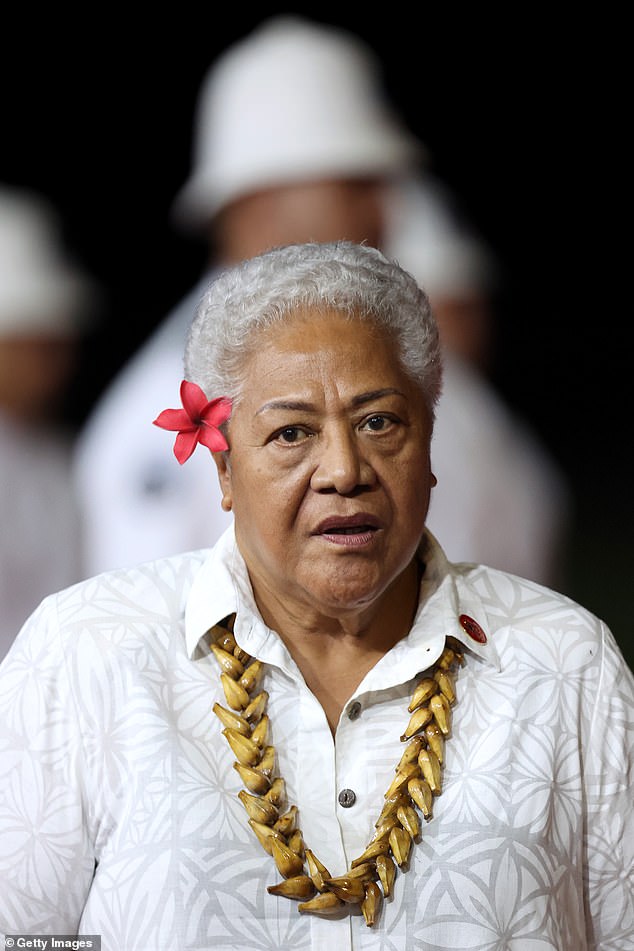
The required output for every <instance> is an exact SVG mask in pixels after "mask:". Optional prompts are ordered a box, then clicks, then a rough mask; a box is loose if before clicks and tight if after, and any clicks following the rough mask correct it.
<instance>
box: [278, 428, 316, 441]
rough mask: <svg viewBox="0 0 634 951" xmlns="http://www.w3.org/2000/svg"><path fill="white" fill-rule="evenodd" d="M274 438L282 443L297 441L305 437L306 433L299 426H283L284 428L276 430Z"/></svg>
mask: <svg viewBox="0 0 634 951" xmlns="http://www.w3.org/2000/svg"><path fill="white" fill-rule="evenodd" d="M274 438H275V439H276V440H279V441H280V442H283V443H298V442H302V440H304V439H307V438H308V433H307V432H306V431H305V430H303V429H300V428H299V426H285V427H284V429H280V430H278V432H277V433H276V434H275V437H274Z"/></svg>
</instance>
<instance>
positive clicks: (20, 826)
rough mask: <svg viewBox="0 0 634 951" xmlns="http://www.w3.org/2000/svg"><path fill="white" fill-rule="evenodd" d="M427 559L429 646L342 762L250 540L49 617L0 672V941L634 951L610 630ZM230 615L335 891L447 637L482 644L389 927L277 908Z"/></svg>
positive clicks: (132, 948)
mask: <svg viewBox="0 0 634 951" xmlns="http://www.w3.org/2000/svg"><path fill="white" fill-rule="evenodd" d="M421 557H422V558H423V560H424V562H425V564H426V571H425V575H424V579H423V583H422V587H421V603H420V608H419V611H418V614H417V617H416V619H415V623H414V625H413V627H412V630H411V632H410V634H409V635H408V637H407V638H405V639H404V640H402V641H400V642H399V643H398V644H397V645H396V646H395V647H394V648H393V649H392V650H391V651H390V652H389V653H388V654H386V655H385V656H384V657H383V658H382V660H381V661H380V662H379V663H378V664H377V665H376V666H375V667H374V669H372V670H371V671H370V672H369V673H368V675H367V676H366V677H365V679H364V681H363V682H362V683H361V684H360V686H359V688H358V690H357V692H356V694H355V696H354V697H351V698H350V701H351V702H350V704H349V705H348V707H347V708H346V710H344V712H343V714H342V717H341V720H340V722H339V725H338V728H337V732H336V737H335V741H334V742H333V738H332V735H331V733H330V730H329V727H328V724H327V721H326V717H325V715H324V712H323V710H322V708H321V707H320V705H319V704H318V703H317V701H316V699H315V698H314V696H313V695H312V694H311V693H310V691H309V690H308V689H307V687H306V685H305V683H304V681H303V679H302V677H301V675H300V673H299V670H298V668H297V667H296V665H295V664H294V662H293V660H292V659H291V657H290V656H289V654H288V652H287V650H286V648H285V647H284V645H283V643H282V642H281V640H280V639H279V638H278V637H277V635H276V634H275V633H274V632H272V631H270V630H269V629H267V628H266V627H265V626H264V624H263V623H262V621H261V619H260V618H259V616H258V614H257V611H256V610H255V606H254V604H253V601H252V596H251V591H250V587H249V583H248V578H247V574H246V571H245V568H244V565H243V563H242V560H241V558H240V555H239V553H238V552H237V549H236V547H235V540H234V536H233V529H232V528H229V529H228V530H227V532H226V533H225V535H224V536H223V537H222V538H221V540H220V541H219V542H218V544H217V545H216V546H215V547H214V549H212V550H210V551H200V552H192V553H188V554H183V555H177V556H173V557H169V558H166V559H162V560H159V561H157V562H154V563H150V564H146V565H142V566H140V567H138V568H135V569H130V570H126V571H118V572H117V571H115V572H111V573H106V574H102V575H100V576H97V577H96V578H92V579H89V580H87V581H84V582H82V583H80V584H78V585H75V586H74V587H72V588H68V589H66V590H64V591H62V592H60V593H58V594H56V595H53V596H50V597H48V598H47V599H46V600H45V601H44V602H43V603H42V605H41V606H40V608H39V609H38V610H37V611H36V612H35V614H33V615H32V617H31V618H30V619H29V621H28V622H27V624H26V625H25V627H24V628H23V629H22V631H21V633H20V634H19V636H18V637H17V639H16V641H15V642H14V644H13V647H12V649H11V650H10V652H9V654H8V656H7V657H6V659H5V661H4V662H3V664H2V666H1V667H0V930H2V931H3V933H4V932H8V933H10V934H15V933H32V934H75V933H79V934H100V935H101V936H102V942H103V943H102V948H103V951H202V949H213V951H223V949H235V951H238V949H239V951H244V949H249V951H252V949H270V951H291V949H292V951H308V949H311V951H323V949H325V948H331V949H333V951H346V949H352V948H354V949H355V951H378V949H382V951H388V949H389V951H409V949H411V951H414V949H415V951H441V949H460V951H466V949H482V951H483V949H487V951H488V949H500V951H502V949H513V951H532V949H534V951H544V949H556V951H584V949H600V951H610V949H619V951H624V949H632V948H634V894H633V891H634V813H633V805H632V788H633V785H632V765H633V761H634V750H633V745H634V717H633V709H634V678H633V677H632V673H631V671H630V670H629V669H628V668H627V666H626V664H625V663H624V660H623V658H622V656H621V654H620V652H619V649H618V647H617V645H616V643H615V641H614V639H613V637H612V634H611V633H610V631H609V630H608V629H607V628H606V627H605V625H604V624H603V623H602V622H601V621H599V620H598V619H597V618H595V617H594V616H593V615H591V614H590V613H588V612H587V611H585V610H584V609H583V608H581V607H579V606H578V605H577V604H575V603H573V602H572V601H570V600H569V599H567V598H565V597H563V596H561V595H559V594H555V593H553V592H552V591H550V590H547V589H545V588H543V587H540V586H539V585H537V584H535V583H533V582H528V581H523V580H521V579H519V578H517V577H514V576H512V575H509V574H505V573H503V572H500V571H496V570H493V569H489V568H485V567H481V566H472V565H453V564H449V563H448V562H447V561H446V559H445V557H444V555H443V553H442V551H441V550H440V548H439V547H438V545H437V544H436V542H435V540H434V539H433V538H431V537H427V538H426V539H425V540H424V543H423V546H422V548H421ZM233 612H237V619H236V626H235V636H236V640H237V641H238V643H239V644H240V645H241V646H242V647H243V648H244V649H245V650H246V651H247V652H248V653H250V654H251V655H253V656H257V657H258V658H260V659H261V660H262V661H264V662H265V664H266V669H265V674H264V680H263V681H262V688H263V689H265V690H266V691H267V692H268V694H269V703H268V710H267V712H268V713H269V715H270V721H271V736H270V742H271V743H272V744H273V745H274V746H275V749H276V753H277V758H278V769H279V772H280V773H281V775H283V776H284V778H285V780H286V788H287V793H288V799H289V802H291V803H296V804H297V806H298V807H299V817H300V818H299V825H300V827H301V829H302V831H303V834H304V840H305V842H306V844H307V846H308V847H310V848H312V849H313V851H314V852H315V853H316V854H317V855H318V857H319V858H320V859H321V861H322V862H323V863H324V864H325V865H326V866H327V867H328V869H329V871H330V872H331V874H333V875H337V874H341V873H343V872H344V871H345V869H346V868H347V867H348V865H349V863H350V861H351V860H352V859H353V858H355V856H356V855H358V854H359V853H360V852H362V851H363V849H364V847H365V845H366V844H367V842H368V841H369V839H370V837H371V834H372V831H373V824H374V822H375V820H376V818H377V816H378V813H379V811H380V809H381V806H382V802H383V794H384V792H385V790H386V789H387V787H388V785H389V783H390V781H391V779H392V777H393V775H394V767H395V765H396V763H397V761H398V759H399V757H400V754H401V752H402V746H403V745H402V744H401V743H400V740H399V737H400V735H401V734H402V733H403V731H404V728H405V726H406V724H407V722H408V720H409V714H408V712H407V705H408V702H409V697H410V695H411V693H412V690H413V687H414V684H415V681H416V679H417V676H418V675H419V674H420V672H421V671H423V670H425V669H426V668H427V667H428V666H429V665H430V664H432V663H433V662H434V661H435V660H436V659H437V657H438V656H439V654H440V652H441V648H442V646H443V643H444V637H445V635H451V636H453V637H456V638H459V639H460V640H461V641H462V642H463V643H464V645H465V664H464V666H463V667H462V668H461V669H460V670H459V672H458V674H457V678H456V685H457V695H458V699H457V702H456V705H455V707H454V712H453V731H452V736H451V737H450V738H449V739H448V741H447V745H446V762H445V766H444V781H443V782H444V787H443V792H442V794H441V795H440V796H439V797H438V798H437V799H436V800H435V803H434V815H433V818H432V819H431V820H430V821H428V822H424V821H423V829H422V835H421V840H420V842H418V843H417V844H416V845H414V847H413V849H412V852H411V856H410V863H409V870H408V871H407V872H403V871H402V870H399V871H398V872H397V875H396V881H395V885H394V896H393V898H391V899H390V900H388V901H385V902H384V903H383V908H382V911H381V914H380V917H379V920H378V922H377V923H376V924H375V925H374V926H373V927H368V926H366V924H365V922H364V919H363V917H362V916H360V915H359V914H358V913H355V914H352V915H348V914H345V915H344V916H343V917H341V918H340V919H333V920H331V919H328V918H322V917H319V916H313V915H302V914H300V913H299V912H298V910H297V903H296V902H295V901H292V900H288V899H285V898H280V897H275V896H272V895H270V894H269V893H268V892H267V885H272V884H274V883H276V882H278V881H279V880H280V875H279V873H278V872H277V870H276V868H275V865H274V863H273V860H272V858H271V857H270V856H269V855H268V854H267V853H266V852H265V851H264V849H263V847H262V846H261V845H260V843H259V842H258V841H257V839H256V838H255V836H254V835H253V833H252V831H251V829H250V828H249V826H248V824H247V818H248V817H247V813H246V811H245V809H244V808H243V806H242V804H241V802H240V800H239V799H238V797H237V793H238V791H239V790H240V789H241V788H242V786H241V782H240V777H239V775H238V773H237V771H236V770H235V769H233V768H232V766H233V763H234V760H235V756H234V754H233V753H232V751H231V749H230V747H229V746H228V744H227V742H226V741H225V739H224V737H223V736H222V733H221V731H222V729H223V725H222V724H221V722H220V721H219V719H218V718H217V717H216V716H215V714H214V713H213V712H212V707H213V704H214V701H218V702H220V703H221V704H223V705H226V700H225V698H224V695H223V692H222V687H221V684H220V679H219V671H220V668H219V666H218V663H217V661H216V659H215V657H214V656H213V654H212V653H211V652H210V649H209V646H208V639H207V638H206V636H205V634H206V631H207V630H208V628H209V627H210V626H211V625H213V624H214V623H216V622H218V621H219V620H221V619H222V618H224V617H225V616H227V615H229V614H231V613H233ZM460 615H468V616H469V617H471V618H473V619H474V620H475V621H477V622H478V623H479V624H480V625H481V627H482V628H483V630H484V631H485V633H486V635H487V638H488V641H487V643H486V644H480V643H478V642H477V641H475V640H473V639H472V638H471V637H470V636H469V635H468V634H467V633H466V632H465V630H464V629H463V627H462V626H461V624H460V622H459V616H460ZM353 702H358V703H359V704H360V713H359V715H358V716H349V715H348V714H349V713H350V712H352V710H353V709H354V708H353V707H352V703H353ZM343 789H349V790H352V791H353V792H354V793H355V795H356V801H355V803H354V805H352V806H351V807H350V808H345V807H343V806H341V805H340V804H339V801H338V794H339V792H340V791H341V790H343ZM356 907H357V906H355V908H356Z"/></svg>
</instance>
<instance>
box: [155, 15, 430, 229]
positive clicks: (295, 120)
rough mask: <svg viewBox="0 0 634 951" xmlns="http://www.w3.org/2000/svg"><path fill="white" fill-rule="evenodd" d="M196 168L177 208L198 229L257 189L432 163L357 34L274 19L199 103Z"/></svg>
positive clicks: (217, 66)
mask: <svg viewBox="0 0 634 951" xmlns="http://www.w3.org/2000/svg"><path fill="white" fill-rule="evenodd" d="M196 117H197V120H196V133H195V140H194V168H193V171H192V175H191V177H190V179H189V181H188V182H187V183H186V184H185V186H184V188H183V189H182V190H181V192H180V194H179V195H178V196H177V198H176V201H175V204H174V209H173V211H174V215H175V218H176V220H177V221H178V222H179V223H180V224H182V225H183V226H185V227H188V228H191V229H195V228H199V227H200V226H201V225H203V224H204V223H206V222H207V221H208V220H209V219H210V217H211V216H212V215H213V214H214V213H215V212H217V211H218V209H219V208H220V207H221V206H223V205H225V204H227V203H228V202H230V201H231V200H232V199H234V198H237V197H238V196H241V195H244V194H247V193H248V192H250V191H254V190H256V189H260V188H264V187H267V186H274V185H279V184H284V183H286V182H289V181H297V182H298V181H302V180H306V179H309V178H315V177H320V178H322V177H335V176H336V177H339V176H350V175H352V176H355V177H360V176H366V175H375V174H391V173H396V172H400V171H401V170H402V169H403V168H404V167H407V166H409V165H411V164H412V163H413V162H414V161H419V160H422V159H423V158H424V157H425V153H424V149H423V146H422V145H421V143H419V142H418V141H417V140H416V139H415V137H414V136H413V135H412V134H411V133H410V132H409V131H408V130H407V129H406V128H405V126H404V124H401V122H400V121H399V120H398V119H397V117H396V115H395V114H394V112H393V111H392V110H391V108H390V107H389V105H388V102H387V96H386V94H385V92H384V89H383V86H382V83H381V72H380V64H379V61H378V60H377V59H376V57H375V56H374V53H373V51H372V50H371V49H370V48H369V47H367V46H366V45H365V44H364V43H363V42H362V41H361V40H360V39H359V38H358V37H357V36H355V35H353V34H349V33H347V32H345V31H343V30H341V29H339V28H336V27H332V26H322V25H317V24H313V23H310V22H308V21H305V20H303V19H301V18H300V17H298V16H295V15H284V16H279V17H274V18H273V19H271V20H268V21H266V22H265V23H264V24H263V25H261V26H260V27H258V28H257V29H256V30H255V31H254V32H253V33H252V34H251V35H250V36H248V37H247V38H246V39H244V40H241V41H240V42H239V43H237V44H236V45H235V46H233V47H231V48H230V49H229V50H228V51H227V52H225V53H224V54H223V55H222V56H221V57H220V58H219V59H218V60H217V61H216V62H215V63H214V65H213V66H212V68H211V69H210V70H209V72H208V73H207V75H206V77H205V79H204V81H203V84H202V86H201V91H200V95H199V99H198V106H197V113H196Z"/></svg>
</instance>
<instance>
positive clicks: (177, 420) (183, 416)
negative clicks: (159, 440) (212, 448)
mask: <svg viewBox="0 0 634 951" xmlns="http://www.w3.org/2000/svg"><path fill="white" fill-rule="evenodd" d="M154 425H155V426H160V428H161V429H170V430H176V429H180V430H188V429H196V425H195V423H192V421H191V419H190V417H189V416H188V415H187V413H186V412H185V410H184V409H164V410H163V412H162V413H159V415H158V416H157V417H156V419H155V420H154Z"/></svg>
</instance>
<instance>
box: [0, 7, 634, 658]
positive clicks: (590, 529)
mask: <svg viewBox="0 0 634 951" xmlns="http://www.w3.org/2000/svg"><path fill="white" fill-rule="evenodd" d="M447 7H448V12H447V13H446V14H443V13H442V12H438V11H436V12H435V13H434V14H433V15H432V14H430V13H428V12H425V11H424V10H422V9H421V10H419V11H418V13H417V16H416V18H415V19H408V18H404V17H403V13H402V9H401V8H400V7H399V8H396V7H395V8H391V7H387V8H386V9H385V10H383V11H380V12H379V13H378V15H376V16H369V15H366V16H365V17H364V18H363V19H362V18H361V17H360V16H352V15H351V14H350V15H347V14H343V15H342V14H341V13H340V12H337V13H330V14H329V13H328V11H327V8H324V7H320V8H319V9H318V12H317V11H316V10H315V9H311V8H302V11H301V12H303V13H305V14H307V15H309V16H312V17H313V18H314V19H320V20H323V21H324V22H330V23H335V24H340V25H343V26H345V27H348V28H350V29H352V30H353V31H355V32H357V33H358V34H359V35H361V36H362V37H363V38H364V39H365V40H366V41H367V42H368V43H369V44H370V45H371V46H372V47H374V49H375V50H376V52H377V53H378V55H379V56H380V57H381V61H382V64H383V69H384V78H385V82H386V86H387V89H388V93H389V95H390V97H391V98H392V99H393V100H394V102H395V104H396V105H397V107H398V108H399V109H400V110H401V113H402V114H403V116H404V118H405V121H406V122H407V123H408V125H409V126H410V128H411V129H412V130H413V131H414V132H415V133H416V134H417V135H418V137H419V138H420V139H421V140H422V141H423V142H424V143H425V145H426V146H427V149H428V150H429V153H430V156H431V164H430V169H431V170H432V171H433V172H434V173H435V174H436V175H437V176H439V177H440V178H442V179H444V180H445V181H446V182H448V183H449V184H450V185H451V186H453V188H454V190H455V191H456V192H457V194H458V196H459V198H460V199H461V201H462V204H463V207H464V210H465V211H466V212H467V213H468V214H469V215H470V216H471V218H472V219H473V221H474V222H475V223H476V224H477V225H478V226H479V228H480V230H481V231H482V232H483V234H484V236H485V238H486V239H487V240H488V241H489V243H490V244H491V245H492V247H493V249H494V250H495V252H496V253H497V255H498V258H499V260H500V263H501V265H502V271H503V275H504V284H503V287H502V291H501V293H500V298H499V301H498V318H499V328H498V345H497V351H496V355H495V362H494V366H493V370H492V372H493V377H494V381H495V382H496V384H497V385H498V387H499V388H500V389H501V390H502V392H503V393H504V395H505V396H506V398H507V399H508V401H509V402H510V403H511V404H512V405H514V406H515V408H516V409H518V410H519V411H521V412H522V414H523V415H524V416H525V417H526V418H527V419H528V420H529V421H530V422H531V423H532V425H533V426H534V428H535V429H536V430H537V431H538V432H539V434H540V435H541V438H542V440H543V441H544V442H545V443H546V445H547V447H548V448H549V449H550V451H551V452H552V454H553V455H554V456H555V458H556V460H557V461H558V462H559V464H560V466H561V467H562V469H563V470H564V472H565V474H566V475H567V476H568V478H569V480H570V482H571V484H572V488H573V492H574V504H575V521H574V535H573V539H572V544H571V549H570V555H569V572H568V581H567V582H566V586H565V590H566V593H568V594H570V595H572V596H573V597H574V598H576V599H577V600H579V601H581V602H582V603H584V604H585V605H586V606H587V607H589V608H590V609H591V610H593V611H594V612H595V613H597V614H598V615H600V616H601V617H603V618H604V619H605V620H606V621H607V622H608V624H609V625H610V627H611V628H612V630H613V632H614V634H615V636H616V637H617V640H618V641H619V643H620V644H621V646H622V648H623V651H624V653H625V654H626V657H627V659H628V661H629V663H630V666H634V632H633V625H632V611H631V608H630V600H629V599H630V588H631V586H632V585H631V582H630V570H631V565H632V554H633V546H632V531H633V529H634V525H633V520H632V505H631V497H630V486H631V483H632V479H631V465H632V462H631V455H632V425H631V419H632V401H631V372H630V368H631V359H632V358H631V346H630V341H631V331H630V321H631V302H630V294H629V284H628V281H627V272H628V264H627V263H626V261H625V253H624V251H620V250H619V246H622V247H623V248H627V244H628V243H629V242H630V239H629V233H628V232H627V229H625V230H624V229H623V226H622V224H621V222H626V221H627V220H628V217H629V216H627V214H626V206H627V197H628V189H627V184H629V183H627V182H626V175H625V166H626V165H627V152H626V140H627V135H626V129H627V126H628V124H630V120H629V118H628V116H629V115H630V113H631V107H630V105H629V102H627V101H626V100H627V97H626V92H627V84H626V77H625V71H624V69H623V68H622V67H621V62H622V59H621V52H620V36H621V35H625V34H627V28H626V25H625V24H624V23H620V22H619V21H618V20H614V19H608V17H609V13H606V14H604V15H602V16H601V17H598V16H597V14H596V10H595V11H594V12H592V13H589V14H588V17H587V19H584V18H583V17H582V16H581V15H579V14H576V15H575V18H574V20H571V19H565V18H564V17H563V15H560V19H557V18H556V16H557V15H555V16H553V14H552V12H549V13H547V12H546V11H544V12H540V10H539V8H535V7H534V6H531V8H530V10H531V12H530V14H528V13H526V12H522V9H521V8H519V9H518V8H515V9H514V13H513V19H511V18H510V17H509V18H508V19H507V18H506V16H505V15H499V14H498V15H496V16H495V17H493V15H489V17H488V18H487V15H486V14H482V13H479V14H478V15H477V16H476V15H475V14H465V13H464V12H458V11H457V10H456V8H455V7H454V6H453V5H447ZM170 11H171V12H170V15H169V16H168V15H164V16H163V17H162V18H161V17H157V16H156V15H153V17H152V19H151V20H146V21H144V22H139V23H137V24H136V25H134V24H131V23H130V22H129V21H128V19H127V18H126V16H124V15H123V14H120V13H116V12H115V13H114V14H113V15H112V16H111V18H109V19H107V18H104V17H103V16H102V17H101V19H100V17H99V16H98V15H97V14H94V15H93V14H91V19H90V22H89V21H87V20H86V21H84V20H82V19H80V18H74V19H72V20H71V19H70V17H69V18H68V20H64V19H63V17H62V18H60V16H59V15H57V16H55V17H53V16H50V18H49V19H48V20H47V18H46V14H44V15H43V14H42V13H41V12H40V13H36V12H34V10H33V8H31V7H29V8H25V9H24V11H23V12H21V11H20V10H17V11H16V10H12V12H11V13H10V14H4V16H5V20H4V24H3V26H4V29H3V33H4V42H3V47H4V50H3V57H2V61H1V62H0V89H1V90H2V93H1V95H2V131H1V133H0V135H1V139H0V179H2V180H4V181H6V182H8V183H13V184H16V185H25V186H30V187H33V188H35V189H37V190H40V191H42V192H44V193H45V194H48V195H49V196H50V197H51V198H52V199H53V201H54V202H55V203H56V205H57V206H58V208H59V209H60V210H61V211H62V213H63V215H64V218H65V222H66V231H67V239H68V242H69V243H70V245H71V247H72V249H73V250H74V252H75V254H76V256H77V257H78V258H79V260H80V262H81V263H82V264H83V265H84V266H85V268H86V269H87V270H88V271H89V272H90V273H91V274H92V275H93V276H94V277H95V278H96V279H97V281H98V282H99V284H100V285H101V288H102V290H103V292H104V304H103V313H102V322H101V325H100V327H99V329H98V331H96V332H95V333H94V334H93V336H92V337H91V338H90V339H89V340H88V341H87V344H86V348H85V353H84V358H83V361H82V364H81V368H80V372H79V375H78V378H77V380H76V381H75V384H74V386H73V388H72V390H71V395H70V398H69V401H68V407H67V417H68V421H69V423H70V425H72V426H74V427H77V426H79V425H81V422H82V421H83V420H84V419H85V417H86V414H87V413H88V412H89V410H90V408H91V406H92V405H93V404H94V401H95V400H96V398H97V397H98V395H99V393H100V392H101V390H102V389H103V387H104V386H105V385H106V383H107V382H108V380H109V379H110V378H111V377H112V375H113V374H114V373H115V372H116V370H117V369H118V368H119V367H120V366H121V364H122V363H123V361H124V360H125V359H126V357H127V356H128V355H129V354H131V353H132V352H133V350H134V349H135V348H136V347H137V346H138V345H139V344H140V343H141V342H142V341H143V339H144V338H145V336H146V335H147V334H148V333H149V331H150V330H151V329H152V328H153V327H154V326H155V325H156V324H157V323H158V321H159V320H160V319H161V318H162V316H163V315H164V314H165V313H166V312H167V310H168V309H169V308H170V307H171V306H172V305H173V304H175V303H176V302H177V301H178V300H179V299H180V297H181V296H182V295H183V293H184V292H185V291H186V290H188V289H189V287H190V286H191V285H192V284H193V282H194V280H195V279H196V278H197V277H198V276H199V273H200V269H201V266H202V261H203V257H202V247H201V246H200V245H198V244H197V243H195V242H194V241H193V240H192V239H190V238H186V237H185V236H184V235H182V234H178V233H177V232H176V231H175V230H174V229H173V228H172V225H171V222H170V219H169V209H170V205H171V202H172V199H173V198H174V195H175V194H176V192H177V191H178V189H179V188H180V186H181V185H182V184H183V182H184V181H185V179H186V178H187V175H188V172H189V168H190V157H191V151H190V149H191V134H192V124H193V114H194V105H195V100H196V96H197V93H198V88H199V85H200V82H201V80H202V78H203V75H204V74H205V72H206V71H207V68H208V66H209V65H210V63H211V62H212V60H213V59H214V57H215V56H216V55H217V54H218V53H219V52H221V51H222V50H223V49H224V48H225V46H226V45H228V44H230V43H232V42H233V41H235V40H236V39H238V38H240V37H241V36H243V35H244V34H245V33H247V32H248V31H249V30H250V29H251V28H252V27H253V26H254V25H255V24H257V22H259V20H261V19H263V18H264V17H265V16H268V15H269V14H270V13H271V12H280V11H279V8H273V9H271V8H268V9H267V10H266V11H262V10H261V11H260V13H258V14H254V15H249V16H247V15H244V14H243V15H238V14H237V13H232V11H231V10H227V9H223V10H222V17H221V19H222V24H220V23H217V22H215V21H214V18H213V17H212V15H211V14H209V15H201V13H200V7H199V8H198V12H195V11H194V10H193V9H191V10H189V9H188V8H187V6H186V5H183V6H178V7H177V8H176V10H175V8H174V7H173V6H171V7H170ZM282 12H285V8H282ZM391 17H394V20H393V22H390V18H391Z"/></svg>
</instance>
